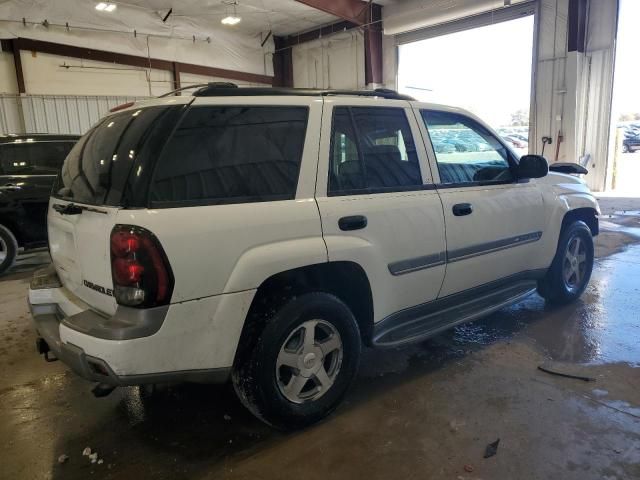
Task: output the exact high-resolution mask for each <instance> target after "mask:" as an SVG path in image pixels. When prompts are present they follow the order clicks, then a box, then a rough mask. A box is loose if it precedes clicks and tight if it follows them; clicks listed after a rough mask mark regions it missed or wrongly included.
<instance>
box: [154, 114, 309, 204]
mask: <svg viewBox="0 0 640 480" xmlns="http://www.w3.org/2000/svg"><path fill="white" fill-rule="evenodd" d="M307 117H308V108H307V107H271V106H228V107H220V106H216V107H192V108H191V109H190V110H189V112H188V113H187V114H186V116H185V118H184V120H183V121H182V123H181V124H180V125H179V126H178V128H177V129H176V131H175V133H174V135H173V137H172V138H171V139H170V140H169V142H168V143H167V145H166V147H165V149H164V152H163V154H162V157H161V158H160V160H159V161H158V164H157V166H156V171H155V173H154V177H153V184H152V187H151V201H152V205H154V206H167V207H170V206H176V205H177V204H179V203H181V204H187V205H189V204H191V205H207V204H209V205H211V204H228V203H244V202H267V201H274V200H289V199H293V198H294V197H295V193H296V188H297V184H298V174H299V172H300V162H301V160H302V150H303V147H304V139H305V132H306V128H307Z"/></svg>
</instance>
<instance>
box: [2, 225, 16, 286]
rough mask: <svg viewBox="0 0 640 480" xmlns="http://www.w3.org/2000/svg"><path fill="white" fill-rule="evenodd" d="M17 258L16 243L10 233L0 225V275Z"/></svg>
mask: <svg viewBox="0 0 640 480" xmlns="http://www.w3.org/2000/svg"><path fill="white" fill-rule="evenodd" d="M17 256H18V241H17V240H16V237H15V236H14V235H13V233H11V231H10V230H9V229H8V228H6V227H4V226H2V225H0V275H2V274H3V273H5V272H6V271H8V270H9V269H10V268H11V267H12V266H13V263H14V262H15V261H16V257H17Z"/></svg>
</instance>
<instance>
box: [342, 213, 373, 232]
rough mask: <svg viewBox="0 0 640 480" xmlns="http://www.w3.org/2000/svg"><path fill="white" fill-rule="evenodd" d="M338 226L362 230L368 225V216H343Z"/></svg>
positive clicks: (346, 229) (344, 228)
mask: <svg viewBox="0 0 640 480" xmlns="http://www.w3.org/2000/svg"><path fill="white" fill-rule="evenodd" d="M338 226H339V227H340V230H342V231H348V230H361V229H363V228H364V227H366V226H367V217H365V216H364V215H353V216H351V217H342V218H341V219H340V220H338Z"/></svg>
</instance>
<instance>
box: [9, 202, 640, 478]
mask: <svg viewBox="0 0 640 480" xmlns="http://www.w3.org/2000/svg"><path fill="white" fill-rule="evenodd" d="M626 202H627V203H625V209H626V210H632V211H627V212H622V211H620V209H619V208H617V207H616V205H619V204H620V202H619V200H617V199H613V200H612V199H606V198H605V199H603V210H604V211H605V212H606V213H607V214H608V215H607V218H604V219H603V227H604V228H605V231H603V234H602V235H601V236H600V237H598V247H597V255H598V257H599V259H598V261H597V264H596V267H595V272H594V276H593V279H592V281H591V284H590V286H589V288H588V291H587V292H586V293H585V294H584V296H583V297H582V299H581V300H580V301H578V302H577V303H575V304H573V305H570V306H566V307H562V308H548V307H546V306H545V304H544V302H543V301H542V300H541V299H540V298H539V297H537V296H535V295H534V296H532V297H530V298H528V299H526V300H525V301H523V302H522V303H520V304H518V305H516V306H513V307H511V308H508V309H504V310H502V311H500V312H498V313H496V314H494V315H492V316H491V317H489V318H487V319H485V320H482V321H478V322H475V323H472V324H468V325H464V326H461V327H458V328H456V329H453V330H451V331H449V332H447V333H445V334H442V335H440V336H438V337H436V338H433V339H431V340H429V341H427V342H424V343H422V344H419V345H415V346H412V347H409V348H405V349H398V350H391V351H382V352H381V351H371V350H368V351H366V352H365V353H364V358H363V360H362V365H361V369H360V372H359V375H358V377H357V380H356V382H355V385H354V386H353V388H352V389H351V390H350V392H349V394H348V396H347V398H346V401H345V403H344V404H343V405H342V406H341V407H340V408H339V409H338V411H337V412H336V413H335V414H334V415H332V416H331V417H329V418H328V419H327V420H326V421H325V422H324V423H322V424H320V425H318V426H316V427H313V428H309V429H307V430H305V431H302V432H297V433H291V434H283V433H279V432H274V431H272V430H270V429H269V428H267V427H265V426H264V425H263V424H261V423H260V422H258V421H257V420H255V419H254V418H253V417H252V416H251V415H250V414H248V413H247V412H246V411H245V410H244V409H243V408H242V407H241V406H240V405H239V403H238V402H237V401H236V399H235V397H234V394H233V391H232V389H231V388H229V387H228V386H202V385H184V386H177V387H172V388H169V389H163V390H161V391H156V392H149V391H145V390H141V389H139V388H133V387H132V388H123V389H119V390H116V391H115V392H114V393H113V394H112V395H110V396H109V397H107V398H104V399H95V398H93V396H92V394H91V393H90V384H88V383H86V382H85V381H83V380H81V379H79V378H77V377H76V376H75V375H73V374H72V373H71V372H69V371H68V370H67V369H66V368H65V366H64V365H62V364H61V363H59V362H57V363H51V364H47V363H45V362H44V361H43V360H42V359H41V358H40V357H39V356H38V355H37V354H36V353H35V352H34V347H33V344H34V339H35V335H34V333H33V330H32V328H31V325H30V319H29V315H28V311H27V307H26V302H25V294H26V290H27V286H28V281H29V278H30V276H31V273H32V271H33V270H34V268H36V266H37V265H38V264H41V263H42V262H43V261H46V260H47V258H46V254H38V255H30V256H25V257H24V258H23V259H21V261H20V262H19V265H18V268H17V270H15V271H14V273H12V274H11V275H9V276H6V277H4V278H2V280H0V341H1V342H2V344H1V345H0V360H1V361H2V363H3V368H2V369H1V370H0V439H2V440H1V441H0V445H1V446H2V447H1V448H0V478H7V479H18V478H19V479H31V478H33V479H43V478H55V479H86V478H96V479H101V478H118V479H120V478H167V479H183V478H184V479H187V478H189V479H218V478H225V479H227V478H228V479H252V480H254V479H276V478H277V479H283V478H287V479H288V478H304V479H305V480H313V479H322V480H327V479H354V478H367V479H391V478H394V479H395V478H398V479H414V478H415V479H426V478H451V479H469V480H471V479H560V478H562V479H581V480H582V479H637V478H640V313H638V311H639V310H640V243H638V244H636V243H637V242H640V202H638V200H637V199H636V200H627V201H626ZM634 209H635V210H636V211H633V210H634ZM616 212H618V213H617V214H616ZM542 364H545V365H547V366H550V367H552V368H555V369H557V370H560V371H563V372H567V373H574V374H579V375H586V376H589V377H593V378H595V381H594V382H584V381H580V380H574V379H569V378H563V377H557V376H552V375H549V374H547V373H544V372H541V371H539V370H537V367H538V366H539V365H542ZM498 438H499V439H500V444H499V448H498V452H497V455H495V456H494V457H492V458H488V459H484V458H483V454H484V451H485V447H486V445H487V444H488V443H490V442H493V441H495V440H496V439H498ZM85 447H91V448H92V449H94V450H96V451H97V452H98V454H99V458H101V459H103V460H104V463H102V464H93V465H92V464H91V463H90V461H89V460H88V459H87V457H83V456H82V451H83V449H84V448H85ZM62 454H66V455H68V456H69V459H68V461H67V462H66V463H64V464H59V463H58V457H59V456H60V455H62Z"/></svg>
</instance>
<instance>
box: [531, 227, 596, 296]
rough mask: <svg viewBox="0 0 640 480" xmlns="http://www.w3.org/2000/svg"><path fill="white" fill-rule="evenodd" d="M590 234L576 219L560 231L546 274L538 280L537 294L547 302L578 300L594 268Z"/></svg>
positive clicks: (587, 228)
mask: <svg viewBox="0 0 640 480" xmlns="http://www.w3.org/2000/svg"><path fill="white" fill-rule="evenodd" d="M593 257H594V250H593V237H592V236H591V230H589V227H588V226H587V225H586V224H585V223H584V222H582V221H576V222H574V223H572V224H570V225H568V226H566V227H565V228H563V230H562V232H561V234H560V241H559V242H558V250H557V252H556V256H555V257H554V259H553V263H552V264H551V267H550V268H549V271H548V272H547V274H546V275H545V277H544V278H543V279H542V280H540V281H538V293H539V294H540V295H541V296H542V297H544V299H545V300H547V301H548V302H550V303H559V304H561V303H569V302H572V301H574V300H575V299H577V298H578V297H579V296H580V295H582V292H584V289H585V288H586V287H587V284H588V283H589V279H590V278H591V272H592V270H593Z"/></svg>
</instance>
